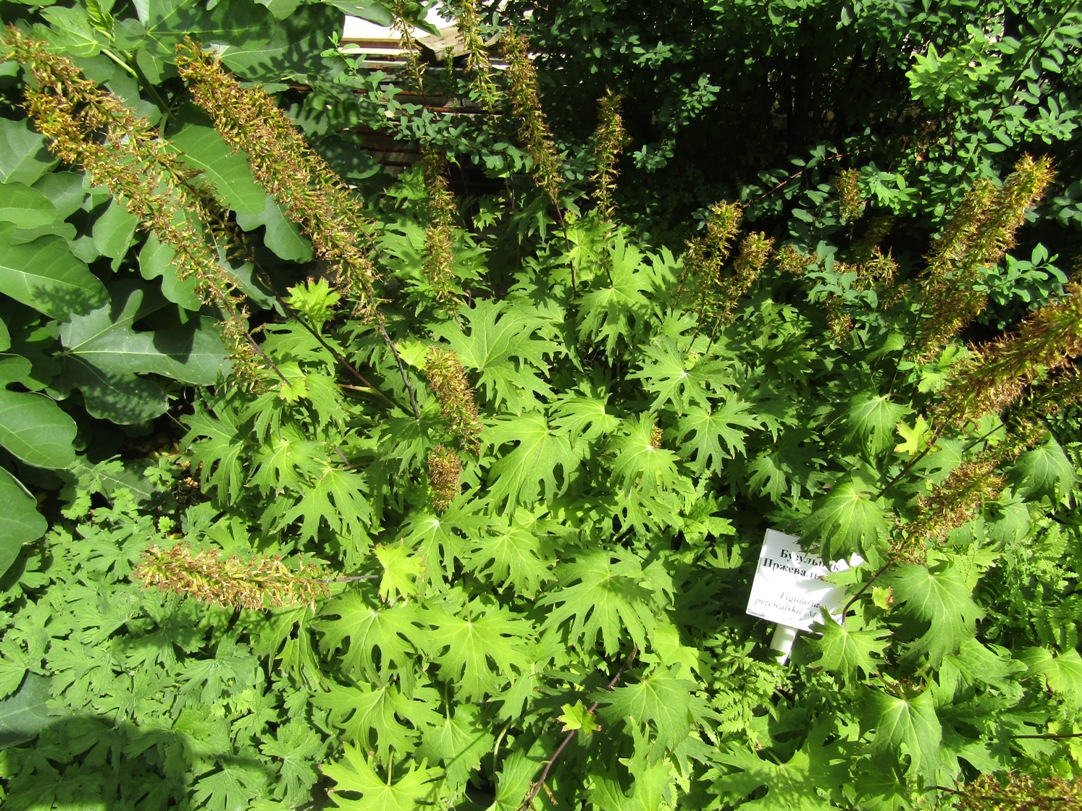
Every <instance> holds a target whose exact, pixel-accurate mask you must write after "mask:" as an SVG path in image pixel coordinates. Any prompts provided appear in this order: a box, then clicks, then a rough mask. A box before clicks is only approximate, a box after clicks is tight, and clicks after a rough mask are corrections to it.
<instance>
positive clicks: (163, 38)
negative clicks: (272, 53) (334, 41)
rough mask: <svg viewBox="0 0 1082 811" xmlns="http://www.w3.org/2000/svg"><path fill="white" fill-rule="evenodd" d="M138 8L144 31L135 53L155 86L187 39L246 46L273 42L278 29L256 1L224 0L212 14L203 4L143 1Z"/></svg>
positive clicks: (192, 0) (195, 0)
mask: <svg viewBox="0 0 1082 811" xmlns="http://www.w3.org/2000/svg"><path fill="white" fill-rule="evenodd" d="M135 7H136V11H137V13H138V14H139V20H140V22H142V23H143V26H144V28H143V32H142V33H143V37H142V40H141V41H140V42H139V43H138V47H136V48H134V50H136V52H137V57H138V59H139V64H140V66H141V67H142V69H143V70H144V71H145V72H146V73H147V74H148V75H149V77H150V79H151V81H154V82H157V81H160V80H161V79H162V78H163V74H164V73H165V71H166V70H167V66H168V65H171V64H172V62H173V59H174V57H173V48H174V47H175V46H176V44H177V43H178V42H180V41H181V40H182V39H184V37H186V36H190V37H191V38H192V39H194V40H196V41H197V42H200V43H203V44H205V45H208V46H209V45H215V46H229V45H234V44H237V45H242V46H244V45H247V44H248V43H253V42H265V41H267V40H269V39H271V38H272V36H273V34H274V29H275V26H276V21H275V19H274V16H273V15H272V14H271V13H270V11H269V10H268V9H267V8H266V6H262V5H259V4H258V3H255V2H253V0H222V2H220V3H217V4H216V5H214V6H213V7H212V8H211V9H209V10H208V9H207V4H206V3H204V2H201V0H140V2H137V3H136V4H135Z"/></svg>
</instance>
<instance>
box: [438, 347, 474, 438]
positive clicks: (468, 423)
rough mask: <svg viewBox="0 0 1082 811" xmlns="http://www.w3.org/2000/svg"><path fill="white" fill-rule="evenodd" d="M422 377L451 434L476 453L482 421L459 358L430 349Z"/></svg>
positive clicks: (451, 352)
mask: <svg viewBox="0 0 1082 811" xmlns="http://www.w3.org/2000/svg"><path fill="white" fill-rule="evenodd" d="M425 375H426V377H427V378H428V386H429V388H430V389H432V393H433V394H435V395H436V400H437V401H438V402H439V405H440V412H441V413H442V414H443V417H444V419H446V420H447V421H448V423H449V424H450V431H451V435H452V436H453V437H455V439H457V440H458V441H459V442H461V443H462V447H464V448H465V449H466V450H468V451H470V452H472V453H476V452H477V449H478V447H479V446H480V444H481V442H480V437H481V419H480V417H479V416H478V413H477V403H476V402H475V401H474V397H473V387H472V386H470V382H469V381H468V380H467V379H466V372H465V370H464V369H463V368H462V364H461V363H459V361H458V356H457V355H455V353H454V352H453V351H452V350H450V349H443V348H441V347H433V348H432V349H430V350H429V351H428V357H427V358H426V359H425Z"/></svg>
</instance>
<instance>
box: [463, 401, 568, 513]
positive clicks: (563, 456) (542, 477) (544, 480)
mask: <svg viewBox="0 0 1082 811" xmlns="http://www.w3.org/2000/svg"><path fill="white" fill-rule="evenodd" d="M484 437H485V439H486V440H487V441H488V442H489V443H490V444H491V446H492V447H493V448H498V447H499V446H501V445H503V444H505V443H508V442H517V443H518V446H517V447H516V448H515V449H514V450H513V451H511V452H510V453H506V454H504V455H503V456H501V457H500V458H499V459H497V460H496V463H495V464H493V465H492V468H491V469H490V470H489V472H488V483H489V492H490V494H491V498H492V503H493V504H495V505H497V506H498V505H501V504H504V503H506V504H507V506H508V507H514V506H515V505H516V504H526V505H530V504H533V503H534V502H536V501H537V500H538V499H541V500H544V501H549V500H551V499H552V498H554V497H555V496H557V495H559V494H560V493H563V492H564V491H565V490H566V489H567V485H568V482H569V480H570V477H571V474H572V473H573V472H574V470H575V468H576V467H577V466H578V463H579V458H580V457H579V454H578V453H577V452H576V451H575V450H574V449H573V448H572V447H571V443H570V441H569V440H568V437H567V435H566V434H565V433H564V432H562V431H557V430H554V429H553V428H552V427H550V426H549V424H548V421H547V420H546V419H545V417H544V415H542V414H538V413H537V412H531V413H529V414H524V415H522V416H521V417H507V418H504V419H501V420H499V421H497V422H496V423H495V424H494V425H490V426H488V427H486V429H485V433H484ZM557 468H559V470H560V473H559V474H557V472H556V470H557Z"/></svg>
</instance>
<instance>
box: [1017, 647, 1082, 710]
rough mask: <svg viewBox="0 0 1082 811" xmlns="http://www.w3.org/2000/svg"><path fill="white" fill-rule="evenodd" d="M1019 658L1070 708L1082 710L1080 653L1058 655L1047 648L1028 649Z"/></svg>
mask: <svg viewBox="0 0 1082 811" xmlns="http://www.w3.org/2000/svg"><path fill="white" fill-rule="evenodd" d="M1018 658H1019V659H1021V660H1022V662H1024V663H1025V664H1026V666H1027V667H1029V669H1030V671H1031V672H1033V673H1036V674H1038V675H1040V677H1041V678H1042V679H1043V680H1044V682H1045V684H1047V685H1048V689H1049V690H1050V691H1051V692H1053V693H1054V694H1056V695H1058V696H1060V697H1061V698H1062V699H1063V701H1064V702H1065V703H1066V704H1067V705H1068V706H1070V707H1072V708H1073V709H1076V710H1078V709H1082V656H1079V655H1078V651H1076V650H1068V651H1065V652H1063V653H1056V652H1054V651H1051V650H1048V649H1047V648H1027V649H1026V650H1024V651H1022V652H1021V655H1020V656H1019V657H1018Z"/></svg>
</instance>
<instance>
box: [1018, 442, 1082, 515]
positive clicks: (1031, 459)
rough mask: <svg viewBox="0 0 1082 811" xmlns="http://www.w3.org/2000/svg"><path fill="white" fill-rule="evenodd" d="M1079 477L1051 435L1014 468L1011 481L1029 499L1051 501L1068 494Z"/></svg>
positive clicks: (1028, 452) (1025, 454)
mask: <svg viewBox="0 0 1082 811" xmlns="http://www.w3.org/2000/svg"><path fill="white" fill-rule="evenodd" d="M1077 478H1078V473H1077V471H1075V469H1074V465H1073V464H1071V460H1070V459H1068V458H1067V454H1065V453H1064V452H1063V447H1062V446H1061V445H1060V444H1059V443H1058V442H1057V441H1056V438H1055V437H1053V436H1052V435H1051V434H1050V435H1049V436H1048V439H1047V440H1046V441H1045V443H1044V444H1043V445H1038V446H1037V447H1036V448H1033V449H1031V450H1028V451H1026V452H1025V453H1023V454H1022V455H1021V456H1020V457H1018V461H1017V462H1016V463H1015V465H1014V469H1013V470H1012V471H1011V479H1012V481H1013V482H1015V484H1016V486H1017V489H1018V490H1019V491H1020V492H1021V493H1023V494H1024V495H1026V496H1028V497H1030V498H1040V497H1041V496H1047V497H1048V498H1050V499H1052V500H1053V501H1054V500H1056V499H1057V498H1059V497H1061V496H1064V495H1065V494H1066V493H1069V492H1070V490H1071V487H1073V486H1074V483H1075V481H1076V480H1077Z"/></svg>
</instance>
